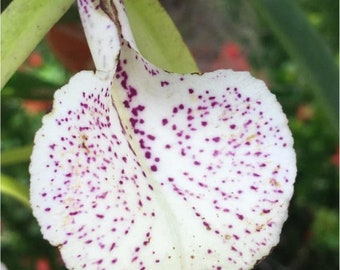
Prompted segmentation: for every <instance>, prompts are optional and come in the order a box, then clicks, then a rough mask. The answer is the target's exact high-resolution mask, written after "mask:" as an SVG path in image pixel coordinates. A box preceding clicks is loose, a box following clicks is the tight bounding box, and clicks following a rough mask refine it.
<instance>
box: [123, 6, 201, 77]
mask: <svg viewBox="0 0 340 270" xmlns="http://www.w3.org/2000/svg"><path fill="white" fill-rule="evenodd" d="M125 6H126V9H127V14H128V18H129V21H130V24H131V28H132V32H133V34H134V37H135V40H136V43H137V46H138V49H139V50H140V52H141V53H142V54H143V55H144V57H145V58H147V59H148V60H149V61H150V62H152V63H153V64H155V65H157V66H159V67H161V68H163V69H165V70H168V71H173V72H177V73H190V72H197V71H198V68H197V65H196V62H195V60H194V59H193V57H192V55H191V53H190V52H189V50H188V48H187V46H186V44H185V43H184V41H183V39H182V37H181V35H180V33H179V32H178V30H177V28H176V26H175V25H174V23H173V22H172V20H171V19H170V17H169V15H168V14H167V12H166V11H165V10H164V8H163V7H162V6H161V5H160V3H159V2H158V1H155V0H125Z"/></svg>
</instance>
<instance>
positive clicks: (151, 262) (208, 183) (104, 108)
mask: <svg viewBox="0 0 340 270" xmlns="http://www.w3.org/2000/svg"><path fill="white" fill-rule="evenodd" d="M101 4H102V5H101V6H100V5H99V2H98V1H93V2H92V1H91V3H88V2H87V1H81V0H79V6H80V14H81V16H82V20H83V23H84V25H85V27H84V28H85V30H86V31H87V32H89V33H87V36H88V38H89V39H90V40H91V41H90V47H91V50H92V52H93V55H94V57H95V58H97V59H99V60H98V61H97V62H96V66H97V69H98V70H105V71H106V72H98V73H96V74H94V73H92V72H81V73H79V74H77V75H76V76H75V77H73V78H72V79H71V81H70V82H69V84H68V85H66V86H64V87H63V88H62V89H60V90H58V92H57V94H56V96H55V102H54V110H53V112H52V113H51V114H50V115H48V116H46V117H45V118H44V121H43V127H42V128H41V129H40V131H39V132H38V133H37V135H36V139H35V142H36V146H35V148H34V152H33V155H32V164H31V168H30V171H31V202H32V207H33V210H34V214H35V216H36V217H37V219H38V221H39V223H40V225H41V228H42V232H43V235H44V237H45V238H46V239H48V240H49V241H50V242H51V243H52V244H53V245H57V246H59V247H60V249H61V253H62V256H63V259H64V260H65V263H66V265H67V267H68V268H70V269H188V270H189V269H195V270H196V269H202V270H203V269H215V270H218V269H219V270H221V269H250V268H252V267H253V265H254V264H255V263H256V262H257V261H258V260H260V259H261V258H262V257H264V256H265V255H267V254H268V253H269V252H270V250H271V249H272V248H273V246H275V245H276V244H277V242H278V241H279V235H280V232H281V228H282V225H283V222H284V221H285V220H286V218H287V208H288V204H289V200H290V198H291V196H292V192H293V182H294V178H295V174H296V168H295V154H294V151H293V148H292V145H293V140H292V136H291V133H290V131H289V129H288V126H287V119H286V117H285V115H284V114H283V112H282V109H281V107H280V105H279V104H278V102H277V101H276V99H275V97H274V96H273V95H272V94H271V93H270V91H269V90H268V89H267V88H266V86H265V84H264V83H263V82H261V81H259V80H256V79H254V78H252V77H251V76H250V75H249V73H247V72H233V71H231V70H220V71H216V72H212V73H207V74H201V75H199V74H189V75H178V74H172V73H168V72H166V71H163V70H161V69H159V68H157V67H155V66H154V65H152V64H151V63H149V62H148V61H147V60H145V59H144V58H143V57H142V56H141V55H140V53H139V52H138V50H137V49H136V47H135V45H134V41H133V38H132V37H131V31H130V29H129V25H128V21H127V19H126V15H125V11H124V6H123V4H122V3H120V2H118V1H117V2H110V1H102V3H101ZM101 8H103V10H104V11H105V12H103V11H102V10H101ZM98 14H100V19H97V17H96V16H97V15H98ZM105 14H107V15H108V17H107V18H110V19H111V20H112V22H113V24H112V23H111V21H110V20H107V18H105V19H103V18H104V16H105ZM97 21H99V22H98V24H99V25H100V27H101V29H102V30H103V32H105V30H104V29H107V31H106V32H105V33H106V36H105V40H106V41H108V44H111V45H112V44H116V45H113V46H111V47H110V46H102V44H103V43H102V42H101V39H102V37H101V35H97V34H96V31H95V29H96V28H95V27H96V23H97ZM88 22H90V23H88ZM102 22H104V23H103V24H102ZM105 25H108V26H109V27H105ZM114 26H116V27H117V28H116V29H115V30H114V31H111V28H112V27H114ZM87 29H89V30H87ZM91 33H92V34H91ZM117 33H120V35H119V36H120V43H118V44H120V45H117V42H116V41H114V42H113V40H115V38H117ZM112 42H113V43H112ZM104 43H105V41H104ZM91 44H92V45H91ZM96 44H99V45H96ZM117 46H118V47H117ZM117 48H118V49H117ZM106 50H108V53H106ZM110 59H111V60H112V61H113V62H114V64H105V63H108V61H109V60H110ZM110 69H112V70H110ZM111 92H112V94H111ZM111 95H112V96H111ZM42 157H43V160H41V158H42Z"/></svg>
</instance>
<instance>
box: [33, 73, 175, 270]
mask: <svg viewBox="0 0 340 270" xmlns="http://www.w3.org/2000/svg"><path fill="white" fill-rule="evenodd" d="M100 77H104V76H103V75H102V74H101V76H100ZM110 84H111V82H110V80H101V79H99V77H98V76H96V75H94V74H93V73H92V72H81V73H79V74H77V75H76V76H74V77H73V78H72V79H71V81H70V82H69V84H68V85H66V86H64V87H63V88H61V89H60V90H58V91H57V92H56V95H55V101H54V110H53V111H52V112H51V113H50V114H49V115H47V116H45V117H44V119H43V127H42V128H41V129H40V130H39V131H38V133H37V134H36V137H35V147H34V151H33V154H32V157H31V166H30V173H31V194H30V195H31V204H32V208H33V213H34V215H35V217H36V218H37V220H38V222H39V224H40V226H41V230H42V233H43V235H44V237H45V238H46V239H47V240H49V241H50V242H51V244H53V245H56V246H58V247H59V248H60V250H61V254H62V257H63V259H64V261H65V264H66V266H67V267H68V268H69V269H107V270H109V269H159V267H168V268H167V269H179V265H180V256H181V255H180V254H179V252H180V250H179V249H178V246H179V244H178V240H177V238H176V235H175V231H174V228H173V227H172V225H171V220H172V219H173V218H172V217H171V212H169V211H167V207H168V206H167V205H166V204H165V203H164V201H163V199H162V198H161V197H159V196H157V192H156V191H157V187H154V186H153V185H152V184H151V183H150V182H149V181H148V180H147V179H146V178H145V176H144V173H143V171H142V170H141V169H140V166H139V164H138V162H137V161H136V159H135V156H134V154H133V152H132V151H131V149H130V146H129V145H128V143H127V140H126V138H125V135H124V134H123V132H122V129H121V125H120V122H119V119H118V116H117V113H116V111H115V109H114V107H113V105H112V102H111V95H110Z"/></svg>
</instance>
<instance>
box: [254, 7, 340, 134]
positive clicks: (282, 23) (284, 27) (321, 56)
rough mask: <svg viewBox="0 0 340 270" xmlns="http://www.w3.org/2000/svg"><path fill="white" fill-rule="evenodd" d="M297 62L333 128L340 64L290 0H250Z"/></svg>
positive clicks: (335, 123) (336, 118) (336, 113)
mask: <svg viewBox="0 0 340 270" xmlns="http://www.w3.org/2000/svg"><path fill="white" fill-rule="evenodd" d="M251 3H252V4H253V5H254V7H255V8H256V9H257V11H258V13H259V14H260V16H261V17H263V19H264V20H265V22H266V23H267V25H268V27H270V29H271V30H272V32H273V34H274V35H275V36H276V37H277V39H278V40H279V41H280V42H281V44H282V46H283V48H284V49H285V50H286V51H287V53H288V54H289V55H290V56H291V57H292V59H293V60H295V61H296V63H297V64H298V66H299V69H300V70H301V75H302V76H304V79H305V81H306V82H307V83H309V84H310V86H311V87H312V89H313V90H314V94H315V96H316V98H317V99H318V102H319V104H320V105H321V106H322V108H323V109H324V111H325V113H326V114H327V116H328V118H329V119H330V122H331V125H332V126H333V128H334V129H335V130H338V126H339V114H338V113H339V68H338V67H337V65H336V62H335V58H333V57H332V54H331V52H330V50H329V48H328V47H327V46H326V44H325V42H324V40H322V38H321V36H320V35H318V34H317V33H316V31H315V30H314V28H313V27H312V25H311V24H310V23H309V22H308V20H307V18H306V16H305V15H304V13H303V12H302V10H301V9H300V8H299V6H298V4H297V3H296V2H295V1H292V0H280V1H273V0H254V1H251Z"/></svg>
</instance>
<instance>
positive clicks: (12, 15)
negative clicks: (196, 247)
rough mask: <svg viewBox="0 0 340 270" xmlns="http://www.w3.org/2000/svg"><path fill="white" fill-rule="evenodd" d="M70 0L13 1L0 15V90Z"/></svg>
mask: <svg viewBox="0 0 340 270" xmlns="http://www.w3.org/2000/svg"><path fill="white" fill-rule="evenodd" d="M73 2H74V0H58V1H55V0H43V1H42V0H30V1H27V0H14V1H12V2H11V4H10V5H9V6H8V7H7V8H6V10H5V11H4V12H3V13H2V14H1V18H0V20H1V22H2V25H1V34H2V38H1V64H2V69H1V88H2V87H3V86H4V85H5V84H6V82H7V81H8V80H9V78H10V77H11V76H12V75H13V73H14V72H15V71H16V70H17V69H18V67H19V66H20V65H21V64H22V63H23V62H24V61H25V59H26V58H27V57H28V56H29V54H30V53H31V52H32V51H33V49H34V48H35V47H36V46H37V45H38V43H39V42H40V41H41V39H42V38H43V37H44V35H45V34H46V33H47V32H48V31H49V30H50V28H51V27H52V26H53V25H54V24H55V23H56V22H57V21H58V20H59V19H60V18H61V16H62V15H63V14H64V13H65V12H66V11H67V10H68V9H69V7H70V6H71V4H72V3H73Z"/></svg>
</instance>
